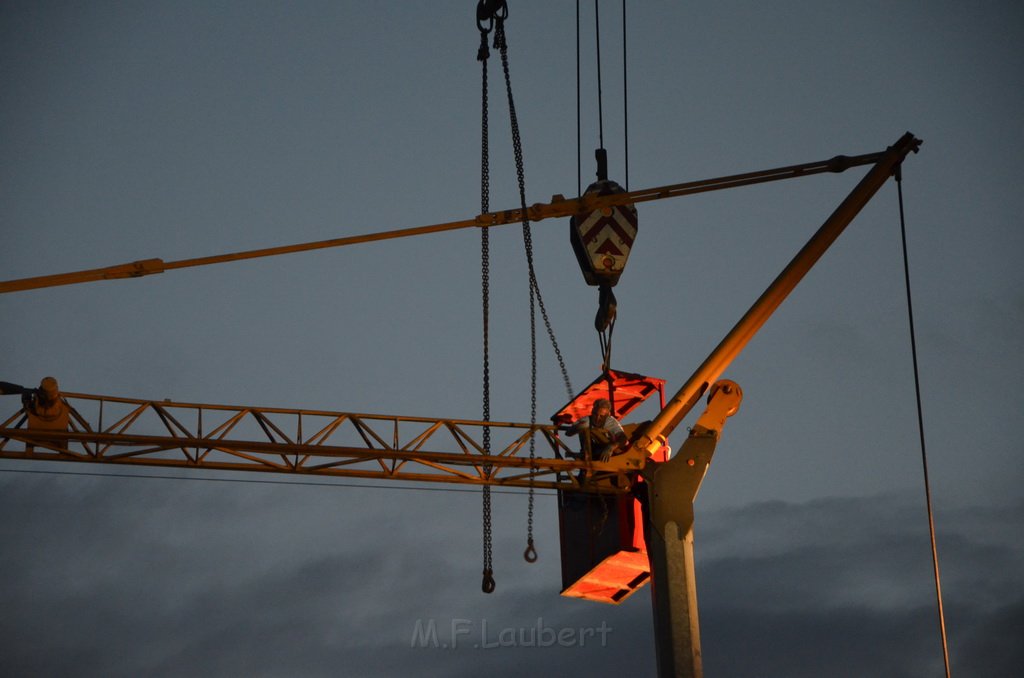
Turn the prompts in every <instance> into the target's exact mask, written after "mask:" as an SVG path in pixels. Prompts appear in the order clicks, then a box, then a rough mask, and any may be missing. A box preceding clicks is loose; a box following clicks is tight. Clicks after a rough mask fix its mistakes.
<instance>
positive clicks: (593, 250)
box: [569, 179, 637, 287]
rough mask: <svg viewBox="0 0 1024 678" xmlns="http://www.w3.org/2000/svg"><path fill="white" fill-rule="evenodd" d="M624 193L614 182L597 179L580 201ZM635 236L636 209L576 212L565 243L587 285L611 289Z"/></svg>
mask: <svg viewBox="0 0 1024 678" xmlns="http://www.w3.org/2000/svg"><path fill="white" fill-rule="evenodd" d="M625 192H626V189H624V188H622V186H619V185H618V184H617V183H615V182H614V181H611V180H609V179H599V180H598V181H596V182H594V183H592V184H591V185H590V186H587V190H586V191H585V192H584V193H583V201H584V203H585V202H586V199H587V198H588V197H591V198H593V197H600V196H604V195H612V194H616V193H625ZM636 232H637V217H636V207H634V206H633V205H632V204H628V205H622V206H613V207H603V208H598V209H595V210H591V211H585V212H578V213H576V214H575V215H573V216H572V217H571V218H570V219H569V241H570V242H571V243H572V249H573V251H574V252H575V253H576V261H577V262H579V265H580V270H581V271H583V278H584V279H585V280H586V281H587V284H588V285H593V286H595V287H597V286H607V287H612V286H614V285H615V284H616V283H617V282H619V276H620V275H622V271H623V270H624V269H625V268H626V260H627V259H628V258H629V251H630V249H631V248H632V247H633V241H634V240H635V239H636Z"/></svg>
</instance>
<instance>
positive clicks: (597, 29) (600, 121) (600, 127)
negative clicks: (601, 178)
mask: <svg viewBox="0 0 1024 678" xmlns="http://www.w3.org/2000/svg"><path fill="white" fill-rule="evenodd" d="M599 5H600V0H594V34H595V36H596V43H597V134H598V140H599V142H600V144H599V145H600V147H601V148H604V104H603V101H602V99H603V96H602V92H601V10H600V8H599Z"/></svg>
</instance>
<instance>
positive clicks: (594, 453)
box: [566, 398, 626, 461]
mask: <svg viewBox="0 0 1024 678" xmlns="http://www.w3.org/2000/svg"><path fill="white" fill-rule="evenodd" d="M566 433H568V434H569V435H571V436H574V435H577V434H579V436H580V440H581V442H582V445H581V447H582V452H583V455H584V459H587V460H588V461H589V460H593V459H598V460H600V461H608V460H609V459H611V458H612V454H613V453H614V452H615V451H616V450H618V449H619V448H620V447H622V446H623V445H624V444H625V443H626V432H625V431H623V430H622V425H621V424H619V422H618V420H617V419H616V418H615V417H613V416H612V404H611V402H610V401H608V400H607V399H606V398H599V399H597V400H595V401H594V406H593V408H591V410H590V415H589V416H586V417H583V418H582V419H580V420H579V421H577V422H576V423H574V424H573V425H572V426H570V427H569V430H568V431H566Z"/></svg>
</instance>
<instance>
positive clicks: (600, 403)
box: [590, 398, 612, 424]
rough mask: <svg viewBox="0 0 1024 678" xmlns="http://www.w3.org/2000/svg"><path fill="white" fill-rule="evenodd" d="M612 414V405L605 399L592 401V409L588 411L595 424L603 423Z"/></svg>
mask: <svg viewBox="0 0 1024 678" xmlns="http://www.w3.org/2000/svg"><path fill="white" fill-rule="evenodd" d="M611 413H612V404H611V402H610V401H609V400H607V399H606V398H598V399H597V400H595V401H594V407H593V408H592V409H591V410H590V416H592V417H593V418H594V419H596V420H597V422H598V423H599V424H600V423H604V420H605V418H606V417H607V416H608V415H610V414H611Z"/></svg>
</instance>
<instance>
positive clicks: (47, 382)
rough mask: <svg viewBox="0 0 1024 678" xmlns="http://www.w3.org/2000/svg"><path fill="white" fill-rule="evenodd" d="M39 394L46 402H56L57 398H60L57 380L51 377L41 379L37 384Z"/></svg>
mask: <svg viewBox="0 0 1024 678" xmlns="http://www.w3.org/2000/svg"><path fill="white" fill-rule="evenodd" d="M39 394H40V395H41V396H42V398H43V400H45V401H46V402H51V403H53V402H56V401H57V398H59V397H60V387H59V386H58V385H57V380H56V379H54V378H53V377H43V380H42V381H41V382H40V383H39Z"/></svg>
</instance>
